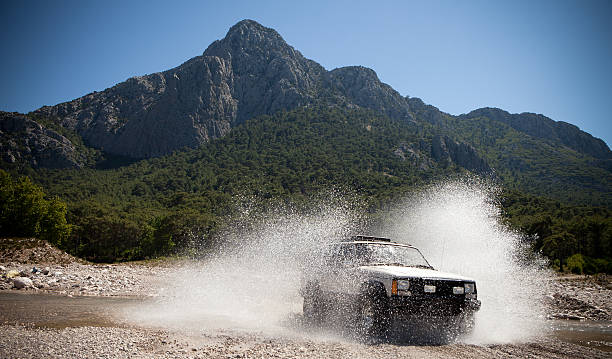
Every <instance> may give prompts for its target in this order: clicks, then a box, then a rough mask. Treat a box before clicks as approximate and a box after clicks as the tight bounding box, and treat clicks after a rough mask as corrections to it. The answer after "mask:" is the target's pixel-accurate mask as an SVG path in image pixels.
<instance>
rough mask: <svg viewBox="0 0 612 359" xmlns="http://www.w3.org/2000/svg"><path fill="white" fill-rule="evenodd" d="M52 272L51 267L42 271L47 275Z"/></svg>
mask: <svg viewBox="0 0 612 359" xmlns="http://www.w3.org/2000/svg"><path fill="white" fill-rule="evenodd" d="M50 270H51V269H50V268H49V267H45V268H44V269H43V270H42V274H44V275H47V274H49V271H50Z"/></svg>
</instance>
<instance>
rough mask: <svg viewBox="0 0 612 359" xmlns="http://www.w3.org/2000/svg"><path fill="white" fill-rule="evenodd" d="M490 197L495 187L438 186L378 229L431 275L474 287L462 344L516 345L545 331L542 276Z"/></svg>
mask: <svg viewBox="0 0 612 359" xmlns="http://www.w3.org/2000/svg"><path fill="white" fill-rule="evenodd" d="M496 197H497V188H496V187H495V186H492V185H490V184H488V183H486V182H483V181H480V180H474V179H466V180H459V181H452V182H448V183H443V184H438V185H435V186H432V187H430V188H428V189H427V190H424V191H423V192H421V193H419V194H418V195H415V196H413V197H411V198H408V199H405V200H403V201H400V203H399V204H398V205H397V206H396V208H395V209H394V210H392V211H390V212H389V213H388V214H387V216H386V217H385V218H384V220H383V222H384V223H382V225H381V228H380V229H379V231H380V232H381V234H383V235H387V236H390V237H392V238H396V239H397V240H398V241H403V242H408V243H410V244H413V245H415V246H417V247H418V248H420V249H421V251H422V252H423V254H424V255H425V257H427V258H428V259H429V261H430V263H431V264H432V265H433V266H434V267H435V268H436V269H438V270H441V271H445V272H452V273H459V274H462V275H465V276H469V277H472V278H474V279H475V280H476V283H477V287H478V297H479V299H480V300H481V301H482V308H481V310H480V311H479V312H478V314H477V316H476V327H475V329H474V332H473V334H472V335H471V336H470V337H468V338H464V341H466V342H470V343H509V342H517V341H524V340H528V339H529V338H533V337H535V336H538V335H540V334H542V332H543V329H544V327H545V304H544V303H543V299H544V296H545V295H546V293H547V289H546V288H547V285H548V283H549V280H548V278H550V273H549V272H548V271H547V270H546V269H543V262H542V261H539V260H538V259H537V258H535V260H534V258H531V259H527V257H528V255H529V249H528V248H526V246H525V245H524V244H523V241H522V236H521V235H520V234H519V233H516V232H515V231H512V230H510V229H509V228H508V227H507V226H505V225H503V224H502V220H501V218H500V210H499V207H498V206H497V205H496V203H495V201H494V200H495V198H496ZM532 257H533V256H532Z"/></svg>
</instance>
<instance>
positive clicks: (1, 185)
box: [0, 170, 71, 246]
mask: <svg viewBox="0 0 612 359" xmlns="http://www.w3.org/2000/svg"><path fill="white" fill-rule="evenodd" d="M70 230H71V226H70V225H68V224H67V222H66V205H65V204H64V203H63V202H61V201H60V200H59V199H58V198H57V197H52V198H49V199H47V198H46V196H45V194H44V192H43V190H42V188H40V187H39V186H37V185H35V184H33V183H32V181H30V179H29V178H28V177H22V178H19V179H17V180H13V179H12V178H11V176H10V175H9V174H8V173H7V172H5V171H3V170H0V236H2V237H37V238H40V239H44V240H47V241H49V242H50V243H53V244H55V245H57V246H63V245H65V243H66V242H67V240H68V238H69V236H70Z"/></svg>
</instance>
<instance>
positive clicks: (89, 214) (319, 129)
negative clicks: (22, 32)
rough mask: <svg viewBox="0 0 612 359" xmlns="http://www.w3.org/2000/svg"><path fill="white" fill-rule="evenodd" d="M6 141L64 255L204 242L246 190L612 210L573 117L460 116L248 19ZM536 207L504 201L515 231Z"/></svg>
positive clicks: (137, 253)
mask: <svg viewBox="0 0 612 359" xmlns="http://www.w3.org/2000/svg"><path fill="white" fill-rule="evenodd" d="M0 138H1V139H2V143H1V146H0V147H1V148H2V150H3V156H2V158H1V159H0V167H1V168H2V169H6V170H9V171H10V172H12V173H13V174H14V175H17V174H22V175H23V174H25V175H28V176H30V177H32V178H33V179H34V180H35V181H36V182H37V183H39V184H41V185H42V186H43V188H44V189H45V191H47V192H48V193H49V194H50V195H57V196H59V197H60V199H61V200H63V201H65V202H67V204H68V221H69V223H71V224H73V225H75V231H74V232H73V236H72V239H71V242H70V244H69V245H67V247H66V249H68V250H69V251H70V252H71V253H73V254H78V255H80V256H83V257H87V258H89V259H92V260H118V259H119V260H121V259H134V258H142V257H144V256H155V255H160V254H164V253H167V252H168V251H171V250H172V248H176V247H180V246H181V244H182V243H183V242H185V243H186V242H188V241H189V240H191V238H193V234H194V233H199V234H201V236H203V237H204V238H205V239H206V240H208V239H210V238H212V235H213V234H214V232H215V231H217V230H218V229H219V228H220V227H221V226H222V224H223V221H224V220H225V219H226V218H227V216H228V215H230V214H232V213H234V209H235V208H234V206H235V198H239V197H252V198H256V199H258V200H259V201H262V202H266V201H277V200H289V201H297V202H299V201H304V200H307V199H308V198H309V197H310V196H313V195H316V194H317V193H321V192H324V191H327V190H329V189H330V188H337V189H340V190H342V191H346V192H347V193H352V194H354V195H355V196H356V197H357V198H358V199H359V200H360V201H362V202H363V203H365V205H366V207H367V208H366V209H367V210H369V211H376V210H377V209H379V208H381V207H383V206H384V205H385V203H387V202H388V199H390V198H394V197H397V196H399V195H401V194H403V193H405V192H409V191H413V190H415V189H417V188H419V187H420V186H423V185H426V184H428V183H431V182H433V181H437V180H442V179H445V178H449V177H453V176H457V175H464V174H469V173H473V174H477V175H479V176H483V177H486V178H490V179H492V180H493V181H496V182H497V183H499V184H501V185H502V187H503V188H504V189H505V190H506V191H508V193H519V194H518V196H519V197H521V196H527V198H540V197H542V196H544V197H546V198H547V199H546V200H543V202H541V203H548V204H550V205H551V206H561V207H562V208H566V209H567V210H568V211H569V210H570V209H571V208H574V207H576V206H580V208H582V207H585V208H594V207H593V206H595V207H597V206H599V207H602V208H604V209H601V210H599V209H598V210H597V211H595V212H596V213H597V216H599V217H602V218H603V220H604V222H605V221H608V220H609V211H608V209H610V208H612V152H611V151H610V149H609V148H608V146H607V145H606V144H605V143H604V142H603V141H601V140H600V139H597V138H595V137H593V136H592V135H590V134H588V133H586V132H583V131H580V130H579V129H578V128H577V127H575V126H573V125H570V124H567V123H561V122H556V121H553V120H551V119H549V118H546V117H545V116H542V115H536V114H531V113H522V114H509V113H507V112H505V111H503V110H500V109H494V108H483V109H478V110H474V111H472V112H470V113H468V114H464V115H460V116H452V115H449V114H447V113H444V112H442V111H440V110H438V109H437V108H436V107H434V106H432V105H427V104H425V103H423V101H421V100H420V99H418V98H415V97H412V98H408V97H403V96H401V95H400V94H399V93H398V92H397V91H395V90H394V89H392V88H391V87H390V86H388V85H386V84H384V83H382V82H381V81H380V80H379V79H378V77H377V75H376V73H375V72H374V71H373V70H371V69H368V68H364V67H360V66H350V67H343V68H338V69H334V70H331V71H328V70H326V69H324V68H323V67H322V66H320V65H319V64H317V63H316V62H314V61H312V60H309V59H306V58H304V57H303V56H302V55H301V54H300V53H299V51H297V50H295V49H294V48H292V47H291V46H289V45H288V44H287V43H285V41H284V40H283V39H282V37H281V36H280V35H279V34H278V33H277V32H276V31H274V30H273V29H270V28H266V27H264V26H262V25H260V24H258V23H256V22H254V21H250V20H244V21H241V22H239V23H238V24H236V25H234V26H233V27H232V28H231V29H230V30H229V31H228V33H227V35H226V36H225V37H224V38H223V39H221V40H218V41H215V42H214V43H212V44H211V45H210V46H209V47H208V48H207V49H206V50H205V51H204V53H203V54H202V55H201V56H197V57H195V58H193V59H191V60H189V61H187V62H185V63H184V64H182V65H180V66H178V67H176V68H174V69H171V70H168V71H164V72H161V73H156V74H151V75H147V76H141V77H135V78H131V79H128V80H127V81H125V82H123V83H120V84H118V85H116V86H114V87H112V88H109V89H106V90H104V91H101V92H94V93H92V94H88V95H86V96H83V97H81V98H78V99H75V100H73V101H70V102H66V103H62V104H58V105H56V106H51V107H43V108H41V109H39V110H37V111H35V112H33V113H30V114H27V115H22V114H16V113H1V114H0ZM530 201H531V199H530V200H527V201H524V202H525V203H527V204H525V207H526V208H523V207H521V206H519V207H520V208H518V209H517V208H512V210H511V211H510V210H509V211H508V213H509V216H510V217H511V219H514V223H515V224H516V225H517V226H520V227H522V228H527V227H529V226H530V225H531V222H530V220H529V219H526V218H525V217H524V216H523V214H524V213H526V212H529V208H527V207H530V206H531V204H529V203H534V202H533V201H531V202H530ZM513 203H516V202H513ZM538 208H540V211H542V212H546V210H547V209H546V206H540V207H538ZM589 211H590V212H589ZM595 212H593V211H591V210H589V209H586V210H584V211H583V212H580V213H586V214H585V216H590V215H589V214H588V213H595ZM602 213H603V214H602ZM551 216H552V217H554V218H558V217H563V216H564V214H563V213H560V212H551ZM572 218H573V217H572ZM559 223H560V224H559V225H558V226H557V227H558V229H559V230H561V228H562V227H563V228H566V227H564V225H565V224H563V223H561V222H559ZM606 223H607V222H606ZM567 228H569V227H567ZM576 228H578V227H576ZM554 230H555V231H556V230H557V229H554ZM568 230H569V231H570V232H572V231H573V232H572V233H579V231H578V230H574V229H568ZM533 233H536V232H533ZM602 233H603V232H602ZM536 234H537V233H536ZM539 245H541V243H540V244H539Z"/></svg>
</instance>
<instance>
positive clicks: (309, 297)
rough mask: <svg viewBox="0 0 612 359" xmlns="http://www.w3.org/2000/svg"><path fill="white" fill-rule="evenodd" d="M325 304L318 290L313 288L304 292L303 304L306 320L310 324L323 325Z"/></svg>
mask: <svg viewBox="0 0 612 359" xmlns="http://www.w3.org/2000/svg"><path fill="white" fill-rule="evenodd" d="M323 305H324V303H323V302H322V300H321V299H320V295H319V291H318V290H314V289H312V290H308V291H307V292H306V293H304V303H303V305H302V312H303V313H304V321H305V322H306V323H307V324H309V325H315V326H321V325H322V324H323V321H324V319H325V310H324V308H323Z"/></svg>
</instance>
